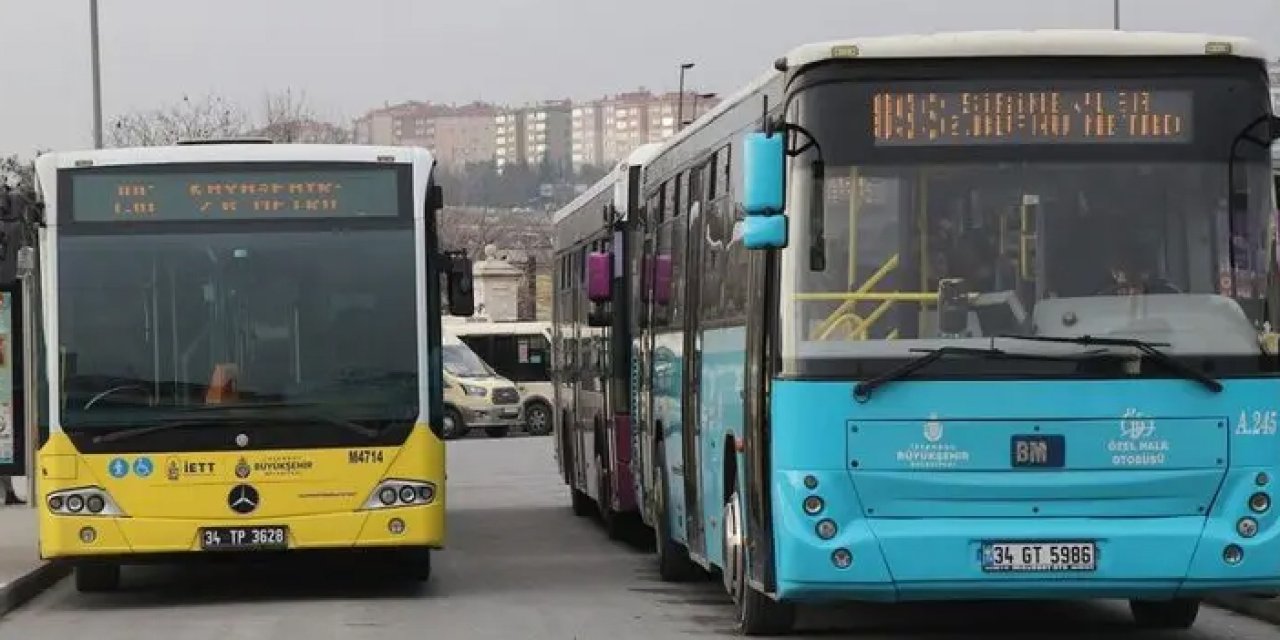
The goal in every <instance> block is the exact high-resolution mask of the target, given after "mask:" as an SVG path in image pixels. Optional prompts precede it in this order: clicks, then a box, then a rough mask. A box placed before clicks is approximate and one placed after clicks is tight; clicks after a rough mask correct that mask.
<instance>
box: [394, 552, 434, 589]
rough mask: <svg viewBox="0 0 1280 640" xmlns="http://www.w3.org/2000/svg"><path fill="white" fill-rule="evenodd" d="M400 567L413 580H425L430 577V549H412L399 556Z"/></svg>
mask: <svg viewBox="0 0 1280 640" xmlns="http://www.w3.org/2000/svg"><path fill="white" fill-rule="evenodd" d="M401 560H402V564H401V565H400V566H401V568H403V569H404V571H405V572H406V573H407V574H408V575H409V577H411V578H412V579H414V580H417V581H418V582H426V581H428V580H430V579H431V550H430V549H414V550H412V551H406V552H405V553H404V554H403V555H402V556H401Z"/></svg>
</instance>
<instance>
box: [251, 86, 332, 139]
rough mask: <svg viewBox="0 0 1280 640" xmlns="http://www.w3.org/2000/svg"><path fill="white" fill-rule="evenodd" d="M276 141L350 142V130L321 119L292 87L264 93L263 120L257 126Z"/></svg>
mask: <svg viewBox="0 0 1280 640" xmlns="http://www.w3.org/2000/svg"><path fill="white" fill-rule="evenodd" d="M258 133H259V135H263V136H265V137H267V138H270V139H272V140H274V141H276V142H306V143H312V144H350V143H351V138H352V135H351V132H350V131H348V130H346V129H344V128H342V127H339V126H338V125H335V124H333V123H330V122H324V121H322V120H320V119H319V117H318V116H317V115H316V110H315V109H314V108H313V107H312V106H311V103H310V101H309V100H308V99H307V94H306V92H298V93H294V91H293V89H286V90H284V91H282V92H278V93H272V94H268V95H267V112H266V124H265V125H264V126H263V127H262V128H261V129H260V130H258Z"/></svg>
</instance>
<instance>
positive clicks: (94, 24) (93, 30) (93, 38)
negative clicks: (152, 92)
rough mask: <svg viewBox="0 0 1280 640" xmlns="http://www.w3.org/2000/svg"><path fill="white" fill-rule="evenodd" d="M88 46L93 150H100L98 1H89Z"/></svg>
mask: <svg viewBox="0 0 1280 640" xmlns="http://www.w3.org/2000/svg"><path fill="white" fill-rule="evenodd" d="M89 46H90V48H91V49H92V51H91V52H90V55H91V56H92V58H91V59H92V65H93V148H94V149H101V148H102V67H101V61H100V60H99V59H98V0H89Z"/></svg>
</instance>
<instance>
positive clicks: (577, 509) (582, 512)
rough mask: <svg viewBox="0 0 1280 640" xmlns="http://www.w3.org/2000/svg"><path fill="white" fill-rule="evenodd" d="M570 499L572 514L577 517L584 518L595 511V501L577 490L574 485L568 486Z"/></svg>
mask: <svg viewBox="0 0 1280 640" xmlns="http://www.w3.org/2000/svg"><path fill="white" fill-rule="evenodd" d="M569 493H570V494H571V495H570V499H571V500H572V501H573V515H575V516H578V517H579V518H585V517H587V516H589V515H591V514H593V513H595V510H596V509H595V507H596V503H595V502H593V501H592V500H591V496H589V495H587V494H585V493H583V492H581V491H579V490H578V489H576V488H574V487H569Z"/></svg>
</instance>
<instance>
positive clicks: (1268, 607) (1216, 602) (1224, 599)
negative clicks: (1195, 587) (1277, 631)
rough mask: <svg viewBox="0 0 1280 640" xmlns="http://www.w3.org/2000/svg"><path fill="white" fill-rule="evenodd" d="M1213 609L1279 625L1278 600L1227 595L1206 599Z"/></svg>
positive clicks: (1279, 600)
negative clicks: (1216, 608)
mask: <svg viewBox="0 0 1280 640" xmlns="http://www.w3.org/2000/svg"><path fill="white" fill-rule="evenodd" d="M1205 602H1207V603H1208V604H1211V605H1213V606H1215V607H1218V608H1221V609H1226V610H1228V611H1234V612H1236V613H1240V614H1244V615H1246V616H1249V617H1252V618H1257V619H1259V620H1263V621H1266V622H1270V623H1271V624H1276V625H1280V599H1276V598H1254V597H1249V596H1239V595H1229V596H1214V597H1212V598H1206V599H1205Z"/></svg>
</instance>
